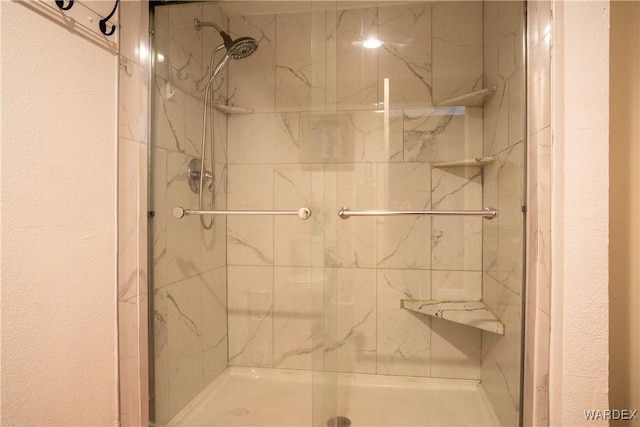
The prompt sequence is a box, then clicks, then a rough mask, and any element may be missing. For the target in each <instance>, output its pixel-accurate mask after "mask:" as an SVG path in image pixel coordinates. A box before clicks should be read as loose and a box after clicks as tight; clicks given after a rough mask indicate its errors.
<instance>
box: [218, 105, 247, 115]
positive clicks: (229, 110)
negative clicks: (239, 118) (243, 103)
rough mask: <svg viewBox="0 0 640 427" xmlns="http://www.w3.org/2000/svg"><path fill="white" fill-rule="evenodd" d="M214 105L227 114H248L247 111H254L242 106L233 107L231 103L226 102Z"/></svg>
mask: <svg viewBox="0 0 640 427" xmlns="http://www.w3.org/2000/svg"><path fill="white" fill-rule="evenodd" d="M213 107H214V108H215V109H216V110H218V111H221V112H223V113H225V114H247V113H253V112H254V111H253V110H252V109H250V108H242V107H233V106H231V105H225V104H217V103H216V104H213Z"/></svg>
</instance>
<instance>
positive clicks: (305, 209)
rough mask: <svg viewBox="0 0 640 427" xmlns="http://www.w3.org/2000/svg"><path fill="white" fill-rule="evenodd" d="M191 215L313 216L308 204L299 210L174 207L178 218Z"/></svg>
mask: <svg viewBox="0 0 640 427" xmlns="http://www.w3.org/2000/svg"><path fill="white" fill-rule="evenodd" d="M189 215H298V217H299V218H300V219H304V220H306V219H309V218H311V209H309V208H308V207H306V206H303V207H301V208H300V209H298V210H297V211H196V210H191V209H184V208H181V207H180V206H178V207H175V208H173V216H174V217H175V218H177V219H180V218H183V217H185V216H189Z"/></svg>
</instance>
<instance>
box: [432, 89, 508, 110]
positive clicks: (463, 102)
mask: <svg viewBox="0 0 640 427" xmlns="http://www.w3.org/2000/svg"><path fill="white" fill-rule="evenodd" d="M496 90H497V88H495V87H490V88H485V89H480V90H477V91H475V92H471V93H466V94H464V95H462V96H456V97H455V98H451V99H447V100H445V101H442V102H438V103H437V104H436V106H437V107H481V106H482V105H483V104H484V101H485V99H486V98H487V97H488V96H489V95H492V94H493V93H495V91H496Z"/></svg>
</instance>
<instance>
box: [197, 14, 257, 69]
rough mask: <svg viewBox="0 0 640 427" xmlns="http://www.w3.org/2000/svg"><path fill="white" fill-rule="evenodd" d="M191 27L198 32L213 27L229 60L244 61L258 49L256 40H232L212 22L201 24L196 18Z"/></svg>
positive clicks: (243, 38) (242, 38) (241, 38)
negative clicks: (222, 42) (203, 28)
mask: <svg viewBox="0 0 640 427" xmlns="http://www.w3.org/2000/svg"><path fill="white" fill-rule="evenodd" d="M193 26H194V27H196V30H198V31H200V29H201V28H202V27H213V28H215V29H216V30H217V31H218V32H219V33H220V36H221V37H222V40H224V47H225V48H226V49H227V56H228V57H229V58H230V59H233V60H236V59H244V58H246V57H248V56H250V55H252V54H253V53H254V52H255V51H256V50H257V49H258V42H257V41H256V39H254V38H252V37H239V38H237V39H235V40H233V39H232V38H231V37H230V36H229V34H227V33H226V32H224V31H223V30H222V28H220V27H219V26H218V25H217V24H216V23H214V22H202V21H200V20H199V19H198V18H196V19H194V20H193Z"/></svg>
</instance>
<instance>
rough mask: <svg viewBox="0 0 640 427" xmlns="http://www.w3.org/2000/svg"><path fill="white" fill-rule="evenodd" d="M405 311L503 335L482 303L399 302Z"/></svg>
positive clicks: (499, 323)
mask: <svg viewBox="0 0 640 427" xmlns="http://www.w3.org/2000/svg"><path fill="white" fill-rule="evenodd" d="M400 307H401V308H404V309H405V310H410V311H415V312H417V313H422V314H426V315H427V316H434V317H438V318H440V319H444V320H449V321H451V322H455V323H460V324H462V325H467V326H471V327H474V328H478V329H483V330H485V331H489V332H493V333H495V334H499V335H504V323H502V322H501V321H500V320H499V319H498V318H497V317H496V316H495V315H494V314H493V313H492V312H491V311H490V310H489V309H488V308H487V306H486V305H485V303H484V302H482V301H434V300H411V299H403V300H400Z"/></svg>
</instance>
